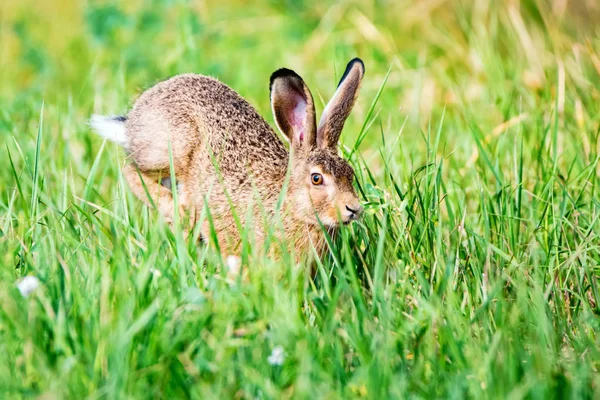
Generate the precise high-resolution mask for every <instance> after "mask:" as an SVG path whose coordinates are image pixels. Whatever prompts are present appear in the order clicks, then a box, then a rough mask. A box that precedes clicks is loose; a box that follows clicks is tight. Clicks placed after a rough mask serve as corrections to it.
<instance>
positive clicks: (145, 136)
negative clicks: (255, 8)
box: [127, 74, 287, 169]
mask: <svg viewBox="0 0 600 400" xmlns="http://www.w3.org/2000/svg"><path fill="white" fill-rule="evenodd" d="M127 131H128V136H130V141H131V144H132V146H131V147H132V150H133V151H132V155H134V153H135V150H136V149H139V148H141V147H143V146H146V147H152V148H153V149H154V151H152V152H151V153H153V154H152V156H156V155H157V153H162V154H167V155H168V150H169V142H170V143H171V151H172V154H173V160H174V162H178V161H182V162H183V161H185V160H187V159H189V154H190V152H191V151H192V150H193V149H194V148H196V147H198V146H199V145H201V144H203V143H209V144H210V146H211V148H212V151H216V152H217V153H220V152H235V157H234V158H235V159H236V160H238V161H246V162H245V164H247V163H248V162H250V163H251V164H253V163H254V162H265V161H266V162H273V161H274V160H279V159H283V160H284V161H285V160H287V150H286V149H285V147H284V146H283V144H282V143H281V141H280V140H279V138H278V137H277V136H276V134H275V132H273V130H272V129H271V127H270V126H269V125H268V124H267V122H266V121H265V120H264V119H263V118H262V117H261V116H260V115H259V114H258V112H257V111H256V110H255V109H254V107H252V106H251V105H250V104H249V103H248V102H247V101H246V100H245V99H244V98H242V97H241V96H240V95H239V94H238V93H236V92H235V91H234V90H233V89H231V88H230V87H229V86H227V85H225V84H224V83H222V82H220V81H218V80H216V79H214V78H211V77H207V76H203V75H197V74H183V75H178V76H175V77H173V78H170V79H168V80H166V81H163V82H160V83H158V84H156V85H155V86H153V87H152V88H150V89H148V90H146V91H145V92H144V93H143V94H142V95H141V96H140V97H139V98H138V100H137V101H136V102H135V105H134V107H133V109H132V110H131V112H130V114H129V116H128V122H127ZM223 155H224V156H228V154H223ZM240 155H243V157H242V158H244V159H245V160H240ZM134 158H137V157H135V155H134ZM155 158H160V157H155ZM136 161H137V160H136ZM168 161H169V160H168V156H167V159H166V165H165V166H162V167H159V168H165V167H167V166H168ZM159 164H161V165H163V164H165V160H164V157H163V159H161V162H160V163H159ZM156 169H158V168H156Z"/></svg>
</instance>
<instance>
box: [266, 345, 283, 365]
mask: <svg viewBox="0 0 600 400" xmlns="http://www.w3.org/2000/svg"><path fill="white" fill-rule="evenodd" d="M267 361H268V362H269V364H271V365H283V362H284V361H285V351H284V350H283V347H281V346H275V348H274V349H273V351H271V355H270V356H269V357H268V358H267Z"/></svg>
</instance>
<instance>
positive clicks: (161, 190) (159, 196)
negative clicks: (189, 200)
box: [123, 164, 183, 222]
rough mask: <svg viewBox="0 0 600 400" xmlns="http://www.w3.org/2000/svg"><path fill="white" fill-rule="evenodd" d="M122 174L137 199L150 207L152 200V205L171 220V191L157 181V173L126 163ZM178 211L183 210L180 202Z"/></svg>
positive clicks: (173, 211)
mask: <svg viewBox="0 0 600 400" xmlns="http://www.w3.org/2000/svg"><path fill="white" fill-rule="evenodd" d="M123 176H124V177H125V179H126V180H127V183H128V184H129V188H130V189H131V191H132V192H133V194H134V195H135V196H136V197H137V198H138V199H140V200H142V201H143V202H144V203H146V204H147V205H148V206H150V207H151V206H152V202H154V205H156V208H157V209H158V211H159V212H160V213H161V214H162V215H163V216H164V217H165V219H166V220H167V221H168V222H173V218H174V214H175V204H174V201H173V193H171V190H170V189H168V188H166V187H165V186H163V185H161V184H160V183H159V182H157V178H158V176H157V175H155V174H150V173H148V172H145V171H140V170H138V169H137V168H136V166H135V164H127V165H126V166H125V167H123ZM140 178H141V179H140ZM142 180H143V181H142ZM144 186H145V188H144ZM146 191H147V192H146ZM148 195H149V196H150V198H149V197H148ZM150 199H152V200H150ZM179 211H180V213H181V212H182V211H183V205H182V204H179Z"/></svg>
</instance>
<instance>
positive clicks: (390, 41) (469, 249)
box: [0, 0, 600, 399]
mask: <svg viewBox="0 0 600 400" xmlns="http://www.w3.org/2000/svg"><path fill="white" fill-rule="evenodd" d="M599 15H600V7H599V6H598V5H596V3H595V2H593V1H586V0H581V1H578V2H575V1H571V2H569V1H566V0H565V1H562V0H554V1H543V0H527V1H525V0H522V1H520V2H519V1H507V2H488V1H475V0H473V1H458V0H422V1H414V2H411V1H393V2H387V1H379V0H368V1H340V2H336V3H328V2H311V1H298V2H275V1H265V2H262V3H260V4H255V5H252V6H251V5H250V4H246V3H245V2H236V1H226V2H211V1H208V2H197V3H192V2H187V1H176V2H165V1H134V2H127V3H122V4H121V3H110V2H109V3H104V2H90V3H89V4H88V3H84V2H76V1H72V0H59V1H56V2H47V3H46V2H41V4H40V2H32V1H30V0H26V1H23V2H8V3H6V4H3V5H1V6H0V69H1V70H2V74H0V135H1V137H2V139H3V148H2V150H1V151H2V152H3V156H2V157H0V163H1V164H0V165H2V166H3V167H4V168H0V207H1V210H2V212H1V213H0V254H1V255H0V260H1V261H2V265H3V268H1V269H0V354H2V355H3V356H2V357H0V393H1V394H0V395H1V396H2V397H3V398H29V397H38V396H44V398H57V399H59V398H156V397H158V398H180V397H181V398H188V397H191V398H288V397H293V398H308V397H319V398H357V397H368V398H408V397H410V398H413V397H415V398H539V399H542V398H543V399H546V398H553V397H556V398H565V397H566V398H598V396H600V374H599V372H598V370H599V368H600V361H599V360H600V339H599V337H598V333H597V332H600V288H599V286H600V279H599V277H600V266H599V265H600V220H599V219H600V200H599V199H600V197H599V195H598V190H597V186H598V184H599V183H600V178H599V177H600V166H599V157H600V144H599V143H600V142H599V138H600V113H599V111H598V110H599V104H600V91H599V87H600V55H599V51H600V39H599V35H598V33H599V31H598V29H599V28H598V26H597V24H596V23H595V21H597V20H598V17H599ZM354 56H360V57H361V58H362V59H363V60H364V62H365V65H366V69H367V73H366V77H365V82H364V85H363V90H362V92H361V95H360V98H359V100H358V102H357V105H356V107H355V110H354V111H353V113H352V115H351V117H350V119H349V120H348V123H347V124H346V128H345V131H344V134H343V136H342V142H343V146H342V149H341V151H342V152H343V154H344V155H345V156H346V157H347V158H348V159H349V160H350V161H351V163H352V164H353V165H354V168H355V170H356V173H357V182H356V185H357V190H358V192H359V195H360V197H361V199H362V200H364V203H365V205H366V213H365V215H364V217H363V218H362V220H361V221H360V222H358V223H354V224H353V225H351V226H349V227H346V228H344V229H342V230H341V232H340V235H338V237H337V238H336V239H335V240H333V241H331V243H330V252H329V254H328V256H327V257H325V258H324V259H322V260H320V261H319V262H318V272H317V275H316V278H315V279H312V278H311V276H310V274H309V273H308V271H306V270H305V268H304V267H303V266H301V265H294V264H293V262H292V261H291V259H290V258H286V259H284V260H283V261H281V262H274V261H272V260H270V259H268V258H265V257H261V256H260V255H258V252H256V251H255V250H256V249H254V248H253V246H252V238H251V236H252V235H251V232H246V233H245V234H244V237H245V244H244V247H243V248H244V250H243V257H242V258H243V264H244V265H245V267H246V268H247V279H234V280H232V279H230V277H228V275H227V272H228V271H227V265H226V262H224V261H223V260H221V259H220V258H219V257H218V255H217V253H216V252H215V251H214V249H213V248H212V247H202V246H200V247H199V246H198V245H197V244H196V243H195V242H193V241H186V240H184V239H183V235H182V234H181V232H178V231H175V232H172V231H171V230H170V229H169V227H168V226H167V225H166V224H165V223H164V221H162V219H161V218H160V217H159V216H158V215H157V214H156V212H154V211H153V210H152V209H150V208H147V207H145V206H143V205H142V204H141V202H139V201H138V200H137V199H135V198H134V197H133V196H132V194H131V193H130V192H129V190H128V188H127V185H126V183H125V182H124V180H123V178H122V176H121V175H120V174H119V168H120V166H121V165H122V164H123V162H124V154H123V152H122V151H121V150H120V149H118V148H117V147H116V146H115V145H113V144H110V143H103V142H102V141H101V140H100V139H99V138H97V137H95V136H93V135H92V134H91V133H90V131H89V129H88V127H87V125H86V120H87V118H88V116H89V115H90V114H91V113H92V112H102V113H118V112H119V113H120V112H125V111H126V110H127V107H128V105H129V104H130V103H131V101H132V99H133V98H135V96H136V95H137V94H138V93H139V92H140V90H142V89H143V88H146V87H148V86H150V85H152V84H153V83H154V82H156V81H157V80H159V79H163V78H165V77H168V76H170V75H173V74H176V73H181V72H188V71H194V72H200V73H205V74H210V75H214V76H217V77H218V78H219V79H221V80H222V81H224V82H226V83H227V84H229V85H230V86H231V87H233V88H234V89H236V90H237V91H238V92H239V93H241V94H242V95H243V96H244V97H246V98H247V99H248V100H249V101H250V102H251V103H252V104H253V105H255V106H256V107H257V109H258V110H259V111H260V112H261V114H262V115H264V116H265V117H266V118H267V120H268V121H269V122H272V118H271V117H270V110H269V102H268V77H269V74H270V73H271V71H273V70H275V69H277V68H279V67H281V66H286V67H289V68H293V69H295V70H296V71H297V72H298V73H300V74H301V75H302V76H303V77H304V78H305V80H306V81H307V82H308V84H309V86H310V87H311V89H312V90H313V93H314V95H315V99H316V103H317V108H318V109H319V110H322V108H323V106H324V104H325V103H326V101H327V100H328V98H329V97H330V96H331V95H332V94H333V91H334V90H335V84H336V82H337V80H338V79H339V77H340V74H341V73H342V72H343V66H344V65H345V62H347V61H348V60H349V59H351V58H352V57H354ZM274 245H283V246H285V244H274ZM25 276H35V277H37V278H38V279H39V281H40V286H39V287H38V288H37V289H36V290H34V291H33V292H32V293H31V294H29V295H28V296H23V295H22V294H21V293H20V291H19V289H18V288H17V284H18V283H19V281H20V279H21V278H22V277H25ZM281 351H282V352H283V354H281Z"/></svg>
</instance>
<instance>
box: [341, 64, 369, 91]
mask: <svg viewBox="0 0 600 400" xmlns="http://www.w3.org/2000/svg"><path fill="white" fill-rule="evenodd" d="M356 68H358V70H359V71H360V75H361V78H362V76H363V75H364V74H365V63H363V61H362V60H361V59H360V58H358V57H356V58H353V59H352V60H350V61H349V62H348V65H346V70H345V71H344V75H342V79H340V83H338V87H339V86H340V85H341V84H342V82H344V79H346V77H347V76H348V74H349V73H350V71H352V70H354V69H356Z"/></svg>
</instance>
